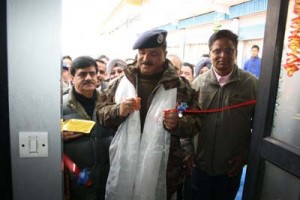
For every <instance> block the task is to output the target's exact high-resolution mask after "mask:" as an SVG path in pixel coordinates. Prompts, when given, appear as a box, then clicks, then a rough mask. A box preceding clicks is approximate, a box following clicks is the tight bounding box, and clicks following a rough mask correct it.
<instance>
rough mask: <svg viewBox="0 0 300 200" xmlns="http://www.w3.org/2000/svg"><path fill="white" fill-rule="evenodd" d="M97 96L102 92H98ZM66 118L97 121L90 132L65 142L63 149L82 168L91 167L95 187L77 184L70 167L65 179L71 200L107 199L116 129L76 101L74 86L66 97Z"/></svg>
mask: <svg viewBox="0 0 300 200" xmlns="http://www.w3.org/2000/svg"><path fill="white" fill-rule="evenodd" d="M97 99H99V93H98V92H97ZM63 119H64V120H67V119H85V120H93V121H95V122H96V124H95V126H94V127H93V129H92V130H91V133H90V134H86V135H83V136H80V137H79V138H76V139H72V140H68V141H65V142H64V145H63V150H64V154H66V155H67V156H68V157H69V158H70V159H71V160H72V161H73V162H74V163H75V164H76V165H77V166H78V167H79V168H80V169H84V168H87V169H88V170H90V172H91V175H90V177H91V180H92V182H93V184H92V186H90V187H88V186H84V185H79V184H77V177H76V176H75V174H74V173H73V172H71V171H69V170H67V169H65V170H67V173H66V177H65V179H67V178H68V179H69V180H67V181H66V185H68V186H67V187H68V188H67V190H68V192H69V193H70V199H71V200H77V199H78V200H102V199H103V200H104V197H105V185H106V180H107V176H108V172H109V153H108V149H109V145H110V142H111V140H112V138H113V134H114V131H113V130H111V129H105V128H103V127H102V126H101V125H100V124H99V123H98V122H97V121H96V112H95V111H94V114H93V119H91V118H90V117H89V116H88V114H87V113H86V112H85V110H84V108H83V106H82V105H81V104H80V103H79V102H78V101H77V100H76V98H75V96H74V93H73V88H71V89H70V92H69V93H68V94H65V95H64V96H63Z"/></svg>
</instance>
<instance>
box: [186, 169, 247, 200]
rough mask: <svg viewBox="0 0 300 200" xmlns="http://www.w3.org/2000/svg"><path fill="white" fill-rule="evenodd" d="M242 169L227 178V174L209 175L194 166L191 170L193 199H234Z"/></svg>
mask: <svg viewBox="0 0 300 200" xmlns="http://www.w3.org/2000/svg"><path fill="white" fill-rule="evenodd" d="M241 174H242V171H241V172H240V173H239V175H237V176H235V177H232V178H229V177H228V176H227V174H224V175H218V176H209V175H208V174H207V173H205V172H204V171H202V170H200V169H198V168H196V167H194V169H193V171H192V178H191V182H192V199H193V200H234V198H235V196H236V193H237V191H238V189H239V185H240V179H241Z"/></svg>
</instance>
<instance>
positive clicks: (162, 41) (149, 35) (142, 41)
mask: <svg viewBox="0 0 300 200" xmlns="http://www.w3.org/2000/svg"><path fill="white" fill-rule="evenodd" d="M167 34H168V32H167V31H165V30H160V29H152V30H149V31H146V32H144V33H142V34H141V35H140V36H139V37H138V39H137V40H136V42H135V43H134V45H133V48H132V49H146V48H155V47H160V46H163V45H166V44H167V41H166V38H167Z"/></svg>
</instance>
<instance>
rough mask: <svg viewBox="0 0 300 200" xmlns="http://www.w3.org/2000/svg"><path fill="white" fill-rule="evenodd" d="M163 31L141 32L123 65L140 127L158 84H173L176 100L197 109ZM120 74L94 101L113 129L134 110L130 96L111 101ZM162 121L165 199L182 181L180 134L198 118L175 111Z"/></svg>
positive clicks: (187, 134)
mask: <svg viewBox="0 0 300 200" xmlns="http://www.w3.org/2000/svg"><path fill="white" fill-rule="evenodd" d="M166 34H167V33H166V32H164V31H161V30H158V31H157V30H156V31H153V30H151V31H148V32H145V33H144V34H143V35H141V36H140V38H139V39H138V40H137V42H136V44H135V46H134V49H138V54H137V55H138V57H137V61H136V62H134V63H133V64H131V65H128V66H127V67H126V68H124V76H126V77H127V79H128V80H129V81H130V82H131V83H132V85H133V86H135V89H136V90H137V93H138V97H140V98H141V101H140V121H141V127H142V128H141V130H143V127H144V122H145V118H146V115H147V111H148V109H149V107H150V105H151V103H152V100H153V97H154V95H155V94H156V92H157V90H158V88H159V87H160V86H163V87H164V88H165V89H166V90H169V89H172V88H177V103H183V102H184V103H187V105H188V109H199V106H198V104H197V100H196V99H195V98H194V97H196V95H195V94H194V90H193V89H192V88H191V87H190V85H189V82H188V81H187V80H186V79H184V78H180V77H179V76H178V74H177V72H176V70H175V68H174V67H173V66H172V64H171V62H170V61H169V60H168V59H166V53H167V52H166V42H165V37H166ZM156 37H164V38H163V39H164V40H163V41H162V42H161V43H159V41H160V40H159V38H158V39H157V40H156ZM124 76H121V77H119V78H118V79H116V80H114V81H113V82H112V83H111V85H110V86H109V87H108V89H107V90H106V91H105V92H104V93H102V94H101V96H100V99H99V101H98V102H99V103H98V105H97V116H98V120H99V122H100V123H101V124H102V125H103V126H104V127H114V128H116V129H117V128H118V127H119V125H121V124H122V123H123V122H124V121H125V119H126V118H127V117H128V115H129V114H131V113H133V112H134V111H135V110H134V107H135V100H134V99H126V100H124V101H122V102H121V103H120V104H117V103H116V102H115V94H116V91H117V88H118V86H119V84H120V82H121V80H122V78H123V77H124ZM163 124H164V128H165V129H166V130H167V131H168V132H169V133H170V135H171V137H170V138H171V139H170V149H169V159H168V164H167V177H166V179H167V199H170V198H171V196H172V195H173V194H174V193H175V192H176V191H177V189H178V187H179V185H180V183H181V182H182V180H181V179H182V173H183V172H182V160H183V152H182V149H181V147H180V138H185V137H192V136H194V135H195V134H196V133H197V130H198V127H199V126H200V118H199V115H197V116H196V115H195V116H193V115H186V114H184V115H183V117H181V118H179V117H178V115H177V114H176V113H175V114H174V115H172V119H171V118H170V119H168V118H166V117H165V118H164V122H163ZM142 132H143V131H142ZM141 134H142V133H141ZM157 170H159V169H157Z"/></svg>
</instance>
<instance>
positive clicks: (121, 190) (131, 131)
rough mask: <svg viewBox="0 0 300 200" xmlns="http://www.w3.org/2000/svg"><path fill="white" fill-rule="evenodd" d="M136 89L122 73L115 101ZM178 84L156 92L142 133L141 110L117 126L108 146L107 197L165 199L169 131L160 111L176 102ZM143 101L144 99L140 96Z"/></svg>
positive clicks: (136, 199)
mask: <svg viewBox="0 0 300 200" xmlns="http://www.w3.org/2000/svg"><path fill="white" fill-rule="evenodd" d="M135 97H136V90H135V88H134V86H133V85H132V83H131V82H130V81H129V80H128V79H127V78H126V76H124V77H123V78H122V80H121V81H120V84H119V86H118V88H117V91H116V95H115V102H116V103H117V104H118V103H121V101H122V100H123V99H125V98H135ZM176 99H177V88H174V89H170V90H165V89H164V87H163V85H161V86H160V87H159V89H158V91H157V92H156V94H155V96H154V98H153V100H152V103H151V106H150V108H149V110H148V112H147V116H146V119H145V124H144V130H143V134H141V124H140V112H139V111H135V112H133V113H132V114H130V115H129V116H128V117H127V119H126V120H125V121H124V122H123V123H122V124H121V125H120V126H119V128H118V130H117V132H116V134H115V136H114V138H113V140H112V142H111V145H110V149H109V154H110V165H111V166H110V172H109V175H108V180H107V184H106V194H105V195H106V199H107V200H141V199H143V200H165V199H166V172H167V162H168V156H169V146H170V133H169V132H167V131H166V130H165V129H164V126H163V111H164V110H168V109H171V108H174V107H175V106H176ZM142 101H143V99H142Z"/></svg>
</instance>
